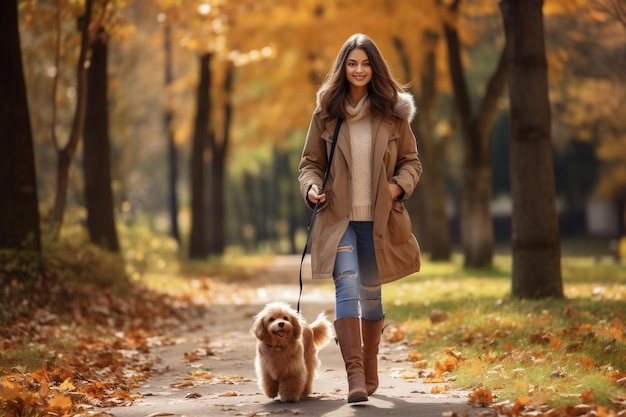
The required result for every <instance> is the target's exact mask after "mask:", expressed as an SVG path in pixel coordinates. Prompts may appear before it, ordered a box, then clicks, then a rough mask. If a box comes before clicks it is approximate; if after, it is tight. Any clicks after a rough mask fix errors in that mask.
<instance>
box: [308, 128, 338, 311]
mask: <svg viewBox="0 0 626 417" xmlns="http://www.w3.org/2000/svg"><path fill="white" fill-rule="evenodd" d="M341 122H343V119H341V118H340V119H337V125H336V126H335V131H334V133H333V142H332V144H331V145H330V156H329V157H328V164H326V171H325V172H324V180H323V181H322V191H323V190H324V189H325V188H326V181H328V174H329V172H330V164H331V163H332V162H333V156H334V155H335V147H336V146H337V137H338V136H339V128H340V127H341ZM307 198H308V197H307ZM319 205H320V201H319V200H317V203H315V208H313V213H312V214H311V220H309V224H308V225H307V227H306V242H305V243H304V250H303V251H302V259H301V260H300V277H299V278H300V294H299V295H298V308H297V312H298V313H299V312H300V300H301V299H302V264H303V263H304V258H305V256H306V251H307V249H308V247H309V242H310V240H311V230H312V229H313V222H314V221H315V216H316V215H317V208H318V207H319Z"/></svg>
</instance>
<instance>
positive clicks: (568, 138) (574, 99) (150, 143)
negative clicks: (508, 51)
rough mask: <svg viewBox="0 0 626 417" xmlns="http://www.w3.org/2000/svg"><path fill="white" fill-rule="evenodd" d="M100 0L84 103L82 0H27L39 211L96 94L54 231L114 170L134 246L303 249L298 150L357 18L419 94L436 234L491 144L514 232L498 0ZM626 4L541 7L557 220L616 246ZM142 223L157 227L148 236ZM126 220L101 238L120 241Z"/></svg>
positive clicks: (49, 207)
mask: <svg viewBox="0 0 626 417" xmlns="http://www.w3.org/2000/svg"><path fill="white" fill-rule="evenodd" d="M88 3H91V6H92V10H91V18H90V19H89V22H90V23H89V34H90V38H89V42H90V47H91V48H90V49H89V51H88V52H87V53H86V56H85V64H84V66H85V67H86V68H88V70H87V73H88V76H87V79H86V80H85V83H86V85H88V86H94V85H99V86H101V87H102V86H103V88H101V89H99V90H100V96H99V97H98V96H97V93H94V92H96V91H98V89H97V88H89V87H88V88H87V90H88V91H89V93H86V94H85V96H84V99H83V101H82V104H81V88H80V81H79V76H78V75H77V74H78V73H79V72H80V71H77V68H81V61H80V59H81V57H80V51H81V41H82V40H83V36H82V34H81V23H82V22H83V21H84V17H85V10H86V7H85V6H86V3H85V2H84V1H78V0H58V1H36V0H20V1H19V2H18V5H19V25H20V26H19V27H20V41H21V52H22V58H23V64H24V73H25V78H26V87H27V94H28V103H29V110H30V118H31V125H32V133H33V140H34V143H35V159H36V169H37V182H38V193H39V202H40V211H41V217H42V224H43V230H46V228H47V226H49V225H50V223H54V221H55V214H54V213H55V196H56V195H57V194H58V188H57V184H58V179H57V178H58V177H57V169H58V166H57V163H58V155H59V150H60V149H62V148H63V146H65V145H66V144H67V143H68V142H69V141H70V138H71V137H72V135H73V133H72V129H73V123H74V122H75V120H76V114H77V109H80V108H81V106H84V109H85V112H86V119H85V127H84V141H80V142H79V143H78V144H77V148H76V153H75V155H74V157H73V158H72V159H71V164H70V167H71V168H70V170H69V177H68V183H67V200H66V201H67V206H66V209H65V216H64V217H63V220H62V223H61V224H62V227H61V228H60V232H59V233H60V234H61V236H63V235H64V234H65V236H71V234H72V233H84V234H85V235H86V234H87V229H89V227H92V228H93V227H97V225H96V226H94V225H92V226H89V225H88V224H87V217H88V216H87V210H88V206H89V204H90V203H89V201H88V200H89V198H94V199H95V200H93V201H94V202H93V203H91V204H94V205H95V206H96V207H102V206H103V205H106V204H107V203H106V202H102V201H98V196H103V195H104V194H106V192H103V191H102V188H98V187H101V186H98V185H96V184H102V182H99V181H98V179H99V178H104V184H105V188H106V184H107V183H108V184H110V191H111V195H112V203H111V204H112V206H113V210H112V211H113V213H114V223H115V230H113V231H112V232H113V233H114V234H117V235H118V236H121V238H120V239H121V242H122V246H124V245H126V246H125V247H127V248H128V249H127V251H126V255H127V256H129V257H131V258H132V257H135V259H143V258H142V257H144V256H146V252H149V251H150V250H152V251H156V250H158V249H159V247H161V245H166V246H167V248H169V249H168V250H172V251H175V252H178V253H179V254H181V255H182V256H183V257H186V258H190V259H208V258H210V257H211V256H214V255H223V254H228V253H233V254H237V253H252V254H256V253H275V254H295V253H300V252H301V251H302V248H303V246H304V241H305V238H306V231H305V225H306V223H307V221H308V218H309V216H310V213H309V211H308V209H306V208H305V206H304V203H303V201H302V198H301V196H300V194H299V190H298V181H297V176H298V172H297V166H298V162H299V159H300V153H301V149H302V146H303V142H304V138H305V135H306V131H307V128H308V123H309V120H310V117H311V114H312V112H313V111H314V107H315V92H316V90H317V88H318V87H319V86H320V84H321V82H322V80H323V78H324V76H325V75H326V73H327V72H328V71H329V70H330V67H331V65H332V63H333V61H334V59H335V56H336V54H337V52H338V51H339V48H340V47H341V45H342V44H343V42H344V41H345V40H346V39H347V38H348V37H349V36H350V35H351V34H353V33H355V32H362V33H366V34H368V35H369V36H370V37H372V38H373V39H374V41H375V42H376V43H377V45H378V46H379V48H380V49H381V50H382V52H383V55H384V56H385V57H386V59H387V60H388V62H389V64H390V65H391V67H392V69H393V71H394V73H395V75H396V76H397V77H398V78H399V79H400V81H401V82H403V83H406V85H407V89H408V90H409V91H410V92H411V93H412V94H413V95H414V97H415V101H416V104H417V106H418V110H419V113H418V116H417V118H416V120H415V121H414V123H413V129H414V132H415V133H416V136H417V141H418V147H419V150H420V157H421V158H422V163H423V164H424V176H423V178H422V181H421V183H420V184H419V186H418V189H417V192H416V193H415V195H414V196H412V198H411V199H410V201H409V202H408V203H407V206H408V208H409V210H410V213H411V216H412V219H413V223H414V224H413V227H414V232H415V234H416V236H417V238H418V240H419V241H420V244H421V245H422V247H423V249H424V251H425V252H426V253H430V254H431V256H433V258H441V259H445V258H446V257H449V256H450V252H451V251H454V250H455V248H458V247H459V245H460V240H461V237H460V223H461V210H460V204H461V198H462V193H463V190H464V178H466V177H467V176H468V175H471V172H470V171H467V167H466V165H465V162H464V161H465V160H464V155H466V154H467V152H468V151H469V149H470V148H472V147H476V148H477V149H483V148H484V149H485V153H484V154H485V161H484V167H485V169H486V170H487V171H486V172H487V174H488V175H487V177H485V178H487V179H486V180H485V181H486V182H488V183H489V184H486V185H487V188H486V189H487V193H486V194H483V196H484V197H482V198H486V199H487V204H488V207H489V209H490V216H491V220H492V225H493V230H486V231H485V233H488V234H492V235H493V241H494V243H493V244H494V245H495V246H496V247H498V246H499V245H501V246H503V247H507V246H508V242H509V241H510V237H511V236H510V234H511V227H510V224H511V220H510V219H511V207H512V204H511V198H510V190H509V175H510V174H509V163H508V161H509V153H508V149H509V146H508V143H509V139H508V138H509V112H508V96H507V93H506V90H505V91H504V92H502V93H496V94H495V95H494V92H493V91H492V89H490V88H488V87H489V85H490V80H491V79H492V78H493V77H494V76H495V75H496V74H497V73H498V71H499V65H498V63H499V60H500V56H501V55H502V54H503V50H504V43H505V42H504V30H503V22H502V15H501V13H500V9H499V6H498V2H495V1H491V0H490V1H482V0H464V1H458V0H457V1H448V0H414V1H390V0H389V1H387V0H360V1H354V0H325V1H320V0H141V1H133V0H90V1H88ZM625 8H626V7H625V6H624V3H623V2H622V1H621V0H576V1H572V0H546V1H545V3H544V7H543V12H544V24H545V44H546V54H547V60H548V68H549V97H550V102H551V112H552V145H553V161H554V174H555V181H556V192H557V207H558V214H559V224H560V232H561V237H562V238H573V239H576V238H590V239H595V240H597V241H599V242H601V243H600V245H601V246H602V248H606V251H607V252H609V251H610V250H614V246H615V245H616V244H617V243H616V242H617V239H618V238H619V237H620V236H623V235H624V234H625V226H624V225H625V222H624V216H625V207H626V205H625V204H626V110H625V109H626V11H625ZM455 42H456V43H455ZM454 48H457V52H458V55H457V56H458V57H460V60H459V61H457V60H455V59H454V56H453V55H454V53H453V52H454V50H455V49H454ZM451 51H452V52H451ZM459 73H460V74H462V75H463V77H464V80H465V88H466V90H465V92H466V93H467V96H468V98H469V102H470V104H471V107H470V110H471V111H470V112H467V111H466V112H465V114H463V113H459V112H458V111H456V110H455V109H456V107H455V102H456V101H457V100H458V97H456V96H455V91H456V94H458V90H455V88H454V87H453V83H452V81H451V80H452V78H451V74H459ZM90 83H91V84H90ZM89 94H94V95H89ZM489 100H496V102H497V105H495V106H494V107H493V114H492V115H491V116H490V117H492V120H493V123H492V124H490V125H489V126H488V129H487V132H488V133H487V134H486V141H485V140H483V141H482V142H481V141H478V142H476V141H474V142H472V141H471V140H468V138H464V137H463V134H462V131H461V126H462V124H463V120H466V121H467V120H469V121H472V120H478V119H480V118H481V117H483V115H482V113H481V112H483V111H484V110H485V103H486V102H488V101H489ZM90 103H91V104H90ZM97 103H100V107H98V104H97ZM102 103H104V105H102ZM94 136H95V137H94ZM102 136H104V138H102ZM98 138H100V139H98ZM103 140H104V141H105V142H108V146H109V150H110V161H106V158H105V159H104V161H105V163H104V164H103V163H102V161H103V158H104V156H105V155H104V154H103V152H106V147H105V148H98V147H96V145H93V144H95V143H103V142H102V141H103ZM55 144H56V145H55ZM90 144H92V145H90ZM103 150H104V151H103ZM512 157H515V155H513V156H512ZM527 169H528V170H533V169H534V167H533V166H528V168H527ZM109 175H110V181H109V180H108V179H107V176H109ZM89 190H91V193H92V194H91V195H92V197H89ZM94 195H95V197H94ZM528 198H533V196H528ZM92 218H93V219H94V220H95V221H96V223H102V222H101V221H100V220H98V219H99V217H98V216H92ZM57 219H58V218H57ZM137 230H141V232H137ZM130 231H134V232H130ZM104 235H106V234H104ZM109 236H111V235H110V234H109ZM138 236H142V237H146V236H161V237H163V239H161V240H158V241H153V243H152V244H151V245H152V246H150V245H148V246H146V247H145V249H146V251H145V252H141V251H140V250H139V249H138V246H139V245H138V244H137V242H138V240H137V239H142V238H141V237H138ZM117 238H118V237H117V236H116V237H114V238H108V240H106V241H103V240H100V241H99V242H101V243H104V246H105V247H108V248H109V249H112V250H114V251H115V250H119V245H114V244H112V241H113V239H117ZM133 239H136V240H135V241H134V243H133ZM92 240H93V239H92ZM154 242H157V243H154ZM611 242H613V246H611ZM131 248H132V249H131ZM137 257H138V258H137Z"/></svg>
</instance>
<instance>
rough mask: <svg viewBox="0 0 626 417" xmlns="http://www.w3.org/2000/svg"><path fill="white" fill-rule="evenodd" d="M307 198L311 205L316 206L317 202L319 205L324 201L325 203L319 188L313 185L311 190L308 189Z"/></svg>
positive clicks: (324, 195) (324, 196)
mask: <svg viewBox="0 0 626 417" xmlns="http://www.w3.org/2000/svg"><path fill="white" fill-rule="evenodd" d="M307 198H308V199H309V201H310V202H311V203H313V204H317V202H318V201H319V202H320V203H323V202H324V201H326V194H324V193H323V192H322V190H321V189H320V187H318V186H317V185H315V184H313V185H312V186H311V188H309V193H308V194H307Z"/></svg>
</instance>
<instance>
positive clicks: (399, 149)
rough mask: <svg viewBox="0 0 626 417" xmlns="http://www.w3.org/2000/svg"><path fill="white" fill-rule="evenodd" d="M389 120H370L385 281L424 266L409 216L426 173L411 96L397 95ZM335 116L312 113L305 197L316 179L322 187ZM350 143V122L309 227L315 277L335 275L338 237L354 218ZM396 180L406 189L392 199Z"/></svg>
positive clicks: (303, 171) (303, 164) (303, 172)
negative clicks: (406, 203) (408, 201)
mask: <svg viewBox="0 0 626 417" xmlns="http://www.w3.org/2000/svg"><path fill="white" fill-rule="evenodd" d="M394 112H395V114H397V115H398V117H394V118H393V119H390V120H383V119H382V118H380V117H374V120H373V123H372V138H373V143H372V151H373V154H374V156H373V161H372V162H373V187H374V189H373V190H372V193H373V196H374V198H373V204H374V247H375V250H376V263H377V265H378V271H379V274H380V278H381V282H382V283H383V284H384V283H388V282H391V281H395V280H397V279H399V278H402V277H404V276H406V275H409V274H411V273H413V272H417V271H419V269H420V249H419V245H418V243H417V240H416V239H415V236H413V234H412V233H411V220H410V218H409V214H408V212H407V211H406V208H405V207H404V201H405V200H406V199H407V198H408V197H409V196H410V195H411V194H412V193H413V189H414V188H415V186H416V185H417V183H418V181H419V178H420V175H421V173H422V164H421V163H420V160H419V158H418V155H417V145H416V141H415V136H414V135H413V132H412V131H411V127H410V126H409V122H410V120H412V118H413V117H414V115H415V105H414V103H413V97H412V96H411V95H410V94H408V93H402V94H399V96H398V102H397V103H396V106H395V107H394ZM335 126H336V120H332V121H329V122H328V123H325V122H324V120H323V118H322V115H321V113H320V112H319V111H316V112H315V113H313V117H312V119H311V124H310V126H309V131H308V133H307V137H306V141H305V144H304V149H303V151H302V159H301V161H300V167H299V171H300V176H299V178H298V179H299V181H300V192H301V194H302V197H303V198H304V201H305V203H306V204H307V205H308V206H309V208H311V209H312V208H313V207H314V206H313V205H311V203H310V202H309V201H308V199H307V194H308V191H309V188H310V187H311V186H312V185H313V184H317V185H318V186H320V187H321V185H322V180H323V178H324V171H325V170H326V163H327V155H329V154H330V148H331V143H332V135H333V132H334V129H335ZM350 161H351V156H350V143H349V137H348V126H347V124H346V123H343V124H342V125H341V129H340V131H339V137H338V140H337V147H336V149H335V155H334V159H333V161H332V165H331V168H330V175H329V178H328V182H327V184H326V187H325V189H324V191H325V193H326V201H325V202H324V203H321V204H320V205H319V208H318V214H317V216H316V218H315V222H314V224H313V228H312V230H311V266H312V270H313V278H332V275H333V267H334V265H335V256H336V254H337V246H338V245H339V240H340V239H341V236H342V235H343V233H344V232H345V230H346V228H347V226H348V223H349V222H350V213H351V207H352V196H351V187H350V181H349V179H350V175H351V170H350ZM390 182H394V183H396V184H398V185H399V186H400V187H401V188H402V190H403V191H404V193H403V194H402V195H401V196H400V197H399V200H395V201H394V200H392V198H391V193H390V192H389V183H390Z"/></svg>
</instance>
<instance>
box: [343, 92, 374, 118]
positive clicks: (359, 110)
mask: <svg viewBox="0 0 626 417" xmlns="http://www.w3.org/2000/svg"><path fill="white" fill-rule="evenodd" d="M345 106H346V113H348V119H350V121H356V120H359V119H362V118H364V117H365V116H367V115H368V114H369V108H370V106H369V97H368V96H367V94H366V95H364V96H363V98H361V100H359V102H358V103H357V105H356V106H355V107H352V106H351V105H350V103H349V102H348V100H346V104H345Z"/></svg>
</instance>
